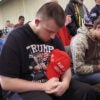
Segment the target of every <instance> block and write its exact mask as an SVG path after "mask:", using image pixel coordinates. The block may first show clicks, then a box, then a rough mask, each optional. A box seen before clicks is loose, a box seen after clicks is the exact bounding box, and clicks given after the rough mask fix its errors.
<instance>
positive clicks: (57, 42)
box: [53, 35, 65, 51]
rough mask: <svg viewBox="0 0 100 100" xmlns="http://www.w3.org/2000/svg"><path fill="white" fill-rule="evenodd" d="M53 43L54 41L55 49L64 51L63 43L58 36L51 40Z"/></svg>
mask: <svg viewBox="0 0 100 100" xmlns="http://www.w3.org/2000/svg"><path fill="white" fill-rule="evenodd" d="M53 43H54V47H55V49H59V50H62V51H65V49H64V45H63V43H62V42H61V40H60V39H59V37H58V36H57V35H56V37H55V39H54V40H53Z"/></svg>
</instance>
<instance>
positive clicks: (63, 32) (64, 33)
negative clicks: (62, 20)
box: [57, 26, 72, 46]
mask: <svg viewBox="0 0 100 100" xmlns="http://www.w3.org/2000/svg"><path fill="white" fill-rule="evenodd" d="M57 34H58V36H59V38H60V39H61V41H62V43H63V45H64V46H68V45H70V41H71V37H72V36H70V34H69V32H68V29H67V28H66V26H64V27H62V28H61V29H60V31H59V32H58V33H57Z"/></svg>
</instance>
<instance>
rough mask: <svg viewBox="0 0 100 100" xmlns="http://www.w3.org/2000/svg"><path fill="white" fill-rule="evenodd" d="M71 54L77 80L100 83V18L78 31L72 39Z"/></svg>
mask: <svg viewBox="0 0 100 100" xmlns="http://www.w3.org/2000/svg"><path fill="white" fill-rule="evenodd" d="M71 52H72V58H73V65H74V71H75V75H74V76H73V77H74V78H75V79H77V80H79V81H82V82H86V83H89V84H92V85H93V84H97V83H100V17H99V18H98V19H97V20H96V21H95V22H94V26H93V27H92V24H88V23H86V26H84V27H83V28H80V29H79V30H78V34H77V35H76V36H75V37H74V38H73V39H72V42H71Z"/></svg>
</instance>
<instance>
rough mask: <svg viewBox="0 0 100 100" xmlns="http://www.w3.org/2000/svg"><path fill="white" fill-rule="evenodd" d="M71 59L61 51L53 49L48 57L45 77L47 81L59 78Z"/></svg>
mask: <svg viewBox="0 0 100 100" xmlns="http://www.w3.org/2000/svg"><path fill="white" fill-rule="evenodd" d="M70 63H71V59H70V57H69V55H68V54H67V53H66V52H64V51H61V50H58V49H54V50H53V51H52V52H51V55H50V63H49V65H48V67H47V71H46V76H47V78H48V79H50V78H53V77H57V78H60V77H61V76H62V75H63V74H64V72H65V71H66V70H67V69H68V68H69V67H70Z"/></svg>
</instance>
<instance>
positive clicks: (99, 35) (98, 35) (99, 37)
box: [95, 25, 100, 40]
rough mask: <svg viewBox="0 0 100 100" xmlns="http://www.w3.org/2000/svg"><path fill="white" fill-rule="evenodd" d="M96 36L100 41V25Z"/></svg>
mask: <svg viewBox="0 0 100 100" xmlns="http://www.w3.org/2000/svg"><path fill="white" fill-rule="evenodd" d="M95 36H96V37H97V39H99V40H100V25H97V28H96V29H95Z"/></svg>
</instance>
